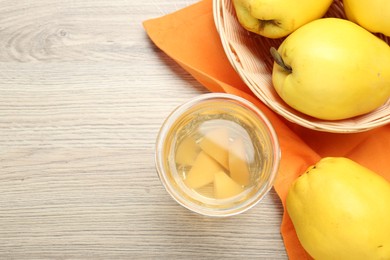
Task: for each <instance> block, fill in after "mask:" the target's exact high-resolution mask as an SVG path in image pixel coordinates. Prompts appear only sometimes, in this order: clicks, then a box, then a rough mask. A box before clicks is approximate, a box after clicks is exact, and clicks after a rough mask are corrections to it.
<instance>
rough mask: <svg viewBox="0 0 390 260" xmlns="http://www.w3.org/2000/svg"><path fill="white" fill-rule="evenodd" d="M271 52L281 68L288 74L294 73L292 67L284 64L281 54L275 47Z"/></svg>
mask: <svg viewBox="0 0 390 260" xmlns="http://www.w3.org/2000/svg"><path fill="white" fill-rule="evenodd" d="M270 52H271V55H272V58H274V61H275V62H276V64H278V65H279V66H280V67H282V68H283V69H284V70H286V71H287V72H289V73H291V72H292V68H291V67H290V66H288V65H287V64H286V63H284V60H283V59H282V56H281V55H280V54H279V52H278V50H276V49H275V47H271V48H270Z"/></svg>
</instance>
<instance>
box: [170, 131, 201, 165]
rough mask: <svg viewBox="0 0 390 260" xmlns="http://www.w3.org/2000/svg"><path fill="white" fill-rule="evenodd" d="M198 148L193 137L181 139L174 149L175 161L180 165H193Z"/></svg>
mask: <svg viewBox="0 0 390 260" xmlns="http://www.w3.org/2000/svg"><path fill="white" fill-rule="evenodd" d="M199 150H200V149H199V146H198V145H197V144H196V141H195V138H194V137H187V138H185V139H183V141H181V143H180V144H179V146H178V147H177V150H176V154H175V155H176V156H175V161H176V163H178V164H180V165H193V164H194V162H195V159H196V156H197V155H198V153H199Z"/></svg>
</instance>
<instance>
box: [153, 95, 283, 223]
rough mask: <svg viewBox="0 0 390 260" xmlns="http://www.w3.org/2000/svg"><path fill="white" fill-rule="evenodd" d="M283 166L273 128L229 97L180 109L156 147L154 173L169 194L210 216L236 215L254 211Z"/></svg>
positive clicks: (258, 113) (197, 100)
mask: <svg viewBox="0 0 390 260" xmlns="http://www.w3.org/2000/svg"><path fill="white" fill-rule="evenodd" d="M279 160H280V149H279V143H278V139H277V135H276V133H275V131H274V129H273V127H272V125H271V123H270V122H269V121H268V119H267V118H266V117H265V115H264V114H263V113H262V112H261V111H260V110H259V109H258V108H257V107H256V106H254V105H253V104H252V103H250V102H249V101H247V100H245V99H243V98H241V97H238V96H235V95H231V94H223V93H211V94H204V95H200V96H198V97H196V98H193V99H191V100H190V101H188V102H186V103H185V104H183V105H181V106H179V107H178V108H176V109H175V110H174V111H173V112H172V113H171V114H170V116H169V117H168V118H167V119H166V121H165V122H164V124H163V126H162V127H161V130H160V133H159V135H158V138H157V143H156V168H157V172H158V174H159V177H160V180H161V182H162V183H163V185H164V186H165V188H166V190H167V191H168V193H169V194H170V195H171V196H172V198H173V199H175V200H176V201H177V202H178V203H179V204H181V205H182V206H184V207H186V208H188V209H190V210H192V211H194V212H196V213H199V214H202V215H207V216H230V215H236V214H239V213H242V212H244V211H246V210H248V209H250V208H251V207H253V206H254V205H256V204H257V203H258V202H259V201H260V200H261V199H262V198H263V197H264V196H265V195H266V194H267V193H268V191H269V190H270V189H271V188H272V185H273V182H274V179H275V176H276V174H277V170H278V166H279Z"/></svg>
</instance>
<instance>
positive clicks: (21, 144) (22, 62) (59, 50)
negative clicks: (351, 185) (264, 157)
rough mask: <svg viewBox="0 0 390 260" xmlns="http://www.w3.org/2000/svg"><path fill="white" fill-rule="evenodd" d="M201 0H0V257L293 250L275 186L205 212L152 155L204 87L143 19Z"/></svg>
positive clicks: (235, 254)
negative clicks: (168, 187)
mask: <svg viewBox="0 0 390 260" xmlns="http://www.w3.org/2000/svg"><path fill="white" fill-rule="evenodd" d="M194 2H195V1H189V0H188V1H185V0H184V1H183V0H169V1H168V0H162V1H157V0H144V1H135V0H126V1H125V0H115V1H112V0H110V1H109V0H94V1H92V0H79V1H73V0H70V1H57V0H40V1H27V0H20V1H11V0H2V1H0V259H185V258H187V259H188V258H189V259H194V258H200V259H216V258H219V257H224V258H228V259H251V258H256V259H286V258H287V256H286V253H285V250H284V246H283V242H282V239H281V236H280V231H279V226H280V221H281V214H282V208H281V205H280V202H279V200H278V198H277V196H276V194H275V192H274V191H271V193H270V194H269V196H267V197H266V198H265V199H264V201H263V202H262V203H261V204H259V205H257V206H256V207H255V208H253V209H251V210H250V211H248V212H246V213H244V214H242V215H239V216H236V217H231V218H226V219H214V218H205V217H201V216H198V215H196V214H193V213H191V212H189V211H188V210H186V209H184V208H182V207H181V206H179V205H178V204H177V203H175V202H174V201H173V200H172V199H171V198H170V197H169V195H168V194H167V192H166V191H165V190H164V188H163V187H162V185H161V183H160V181H159V179H158V177H157V174H156V171H155V167H154V145H155V139H156V135H157V133H158V130H159V128H160V126H161V124H162V122H163V120H164V119H165V117H166V116H167V115H168V114H169V113H170V112H171V111H172V109H174V108H175V107H176V106H177V105H179V104H181V103H182V102H184V101H186V100H187V99H189V98H191V97H194V96H196V95H199V94H201V93H205V92H206V90H205V89H204V88H203V87H202V86H201V85H200V84H199V83H197V82H196V81H195V80H194V79H193V78H192V77H191V76H190V75H189V74H187V73H186V72H185V71H184V70H183V69H181V68H180V67H179V66H178V65H177V64H176V63H174V62H173V61H172V60H170V59H169V58H168V57H167V56H166V55H165V54H163V53H162V52H161V51H159V50H158V49H157V48H156V47H155V46H154V45H153V44H152V43H151V42H150V41H149V39H148V38H147V36H146V34H145V32H144V30H143V28H142V24H141V23H142V21H144V20H146V19H149V18H153V17H158V16H161V15H164V14H167V13H170V12H173V11H175V10H178V9H180V8H182V7H184V6H187V5H189V4H191V3H194Z"/></svg>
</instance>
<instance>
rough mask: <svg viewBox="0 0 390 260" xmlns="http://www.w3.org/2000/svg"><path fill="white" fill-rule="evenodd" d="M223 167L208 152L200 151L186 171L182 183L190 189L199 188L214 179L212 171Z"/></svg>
mask: <svg viewBox="0 0 390 260" xmlns="http://www.w3.org/2000/svg"><path fill="white" fill-rule="evenodd" d="M222 169H223V168H222V167H221V166H220V165H219V164H218V163H217V162H216V161H215V160H214V159H213V158H211V157H210V156H209V155H208V154H206V153H205V152H203V151H201V152H200V153H199V154H198V156H197V157H196V159H195V162H194V164H193V166H192V167H191V169H190V170H189V171H188V174H187V176H186V178H185V179H184V183H185V184H186V185H187V186H188V187H189V188H192V189H198V188H201V187H203V186H205V185H207V184H210V183H212V182H213V180H214V173H215V172H218V171H221V170H222Z"/></svg>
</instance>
